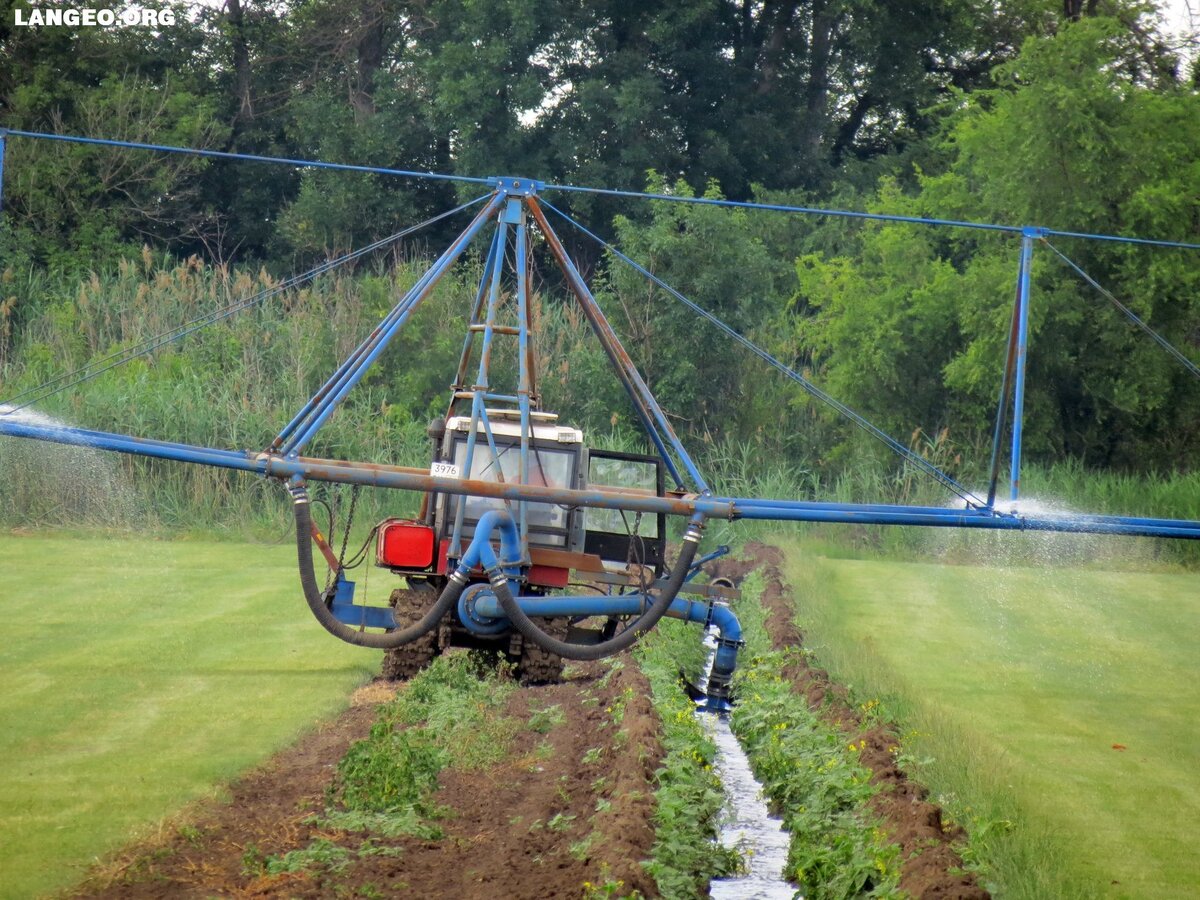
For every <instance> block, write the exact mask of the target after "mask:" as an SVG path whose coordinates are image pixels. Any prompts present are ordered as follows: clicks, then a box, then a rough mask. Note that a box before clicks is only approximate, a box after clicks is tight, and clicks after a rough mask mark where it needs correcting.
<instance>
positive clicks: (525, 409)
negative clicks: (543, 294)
mask: <svg viewBox="0 0 1200 900" xmlns="http://www.w3.org/2000/svg"><path fill="white" fill-rule="evenodd" d="M511 202H512V203H515V206H516V208H515V209H513V210H512V213H513V218H514V219H515V220H516V221H515V224H516V227H517V260H516V268H517V357H518V361H517V365H518V367H519V370H520V376H519V379H518V384H517V406H518V407H519V409H520V410H521V474H520V475H519V476H518V480H519V481H520V482H521V484H529V439H530V437H531V435H532V426H531V424H530V421H529V395H530V393H531V391H532V382H531V380H530V368H531V366H530V365H529V316H528V310H529V293H528V284H527V282H526V278H525V276H526V269H527V267H528V248H527V247H526V244H525V241H526V238H527V237H528V229H527V228H526V226H525V204H524V202H522V201H519V200H518V201H511ZM527 506H528V504H527V503H526V502H525V501H524V500H522V501H520V503H519V504H518V506H517V510H518V513H519V515H518V517H517V527H518V529H519V533H520V535H521V546H522V547H528V546H529V522H528V516H527V515H526V507H527Z"/></svg>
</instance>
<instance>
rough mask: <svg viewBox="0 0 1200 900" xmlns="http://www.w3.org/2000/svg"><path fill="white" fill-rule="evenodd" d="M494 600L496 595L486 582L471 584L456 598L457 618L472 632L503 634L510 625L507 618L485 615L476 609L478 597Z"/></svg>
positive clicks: (488, 634) (486, 634)
mask: <svg viewBox="0 0 1200 900" xmlns="http://www.w3.org/2000/svg"><path fill="white" fill-rule="evenodd" d="M484 598H486V599H488V600H492V601H495V599H496V595H495V594H493V593H492V590H491V588H490V587H488V586H487V585H486V584H473V585H471V586H470V587H469V588H467V589H466V590H465V591H463V592H462V594H461V596H459V598H458V619H459V621H460V622H462V623H463V625H464V626H465V627H466V629H467V630H468V631H470V632H471V633H472V634H479V635H485V636H490V635H497V634H503V633H504V632H505V631H507V630H508V629H509V628H510V627H511V623H510V622H509V621H508V619H507V618H503V617H500V618H497V617H495V616H485V615H484V614H482V613H481V612H479V611H478V610H477V609H476V602H477V601H478V600H480V599H484Z"/></svg>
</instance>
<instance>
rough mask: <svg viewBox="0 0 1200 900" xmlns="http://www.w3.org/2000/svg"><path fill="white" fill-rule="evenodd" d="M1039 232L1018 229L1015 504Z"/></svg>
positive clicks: (1012, 476)
mask: <svg viewBox="0 0 1200 900" xmlns="http://www.w3.org/2000/svg"><path fill="white" fill-rule="evenodd" d="M1041 234H1042V229H1040V228H1023V229H1021V267H1020V275H1019V280H1018V282H1017V329H1016V331H1017V354H1016V371H1015V375H1016V380H1015V385H1014V388H1013V436H1012V461H1011V464H1010V468H1009V487H1010V492H1009V499H1010V500H1012V502H1013V503H1014V504H1015V503H1016V502H1017V497H1018V495H1019V494H1020V489H1021V430H1022V426H1023V425H1024V414H1025V361H1026V356H1027V353H1026V351H1027V349H1028V341H1029V282H1030V269H1031V268H1032V264H1033V239H1034V238H1035V237H1040V236H1041Z"/></svg>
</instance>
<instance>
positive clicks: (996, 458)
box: [987, 253, 1025, 509]
mask: <svg viewBox="0 0 1200 900" xmlns="http://www.w3.org/2000/svg"><path fill="white" fill-rule="evenodd" d="M1024 271H1025V262H1024V255H1023V253H1022V256H1021V262H1020V264H1018V266H1017V290H1016V296H1015V297H1014V299H1013V308H1012V318H1011V320H1010V322H1009V326H1008V353H1007V354H1006V355H1005V360H1004V378H1003V379H1002V380H1001V382H1000V399H999V401H997V404H996V424H995V426H994V427H993V429H992V461H991V465H990V466H989V468H988V471H989V473H990V475H989V477H988V495H987V508H988V509H992V508H994V507H995V505H996V487H997V484H998V483H999V481H1000V442H1001V440H1003V438H1004V426H1005V425H1006V424H1007V422H1008V402H1009V396H1010V394H1011V393H1012V381H1013V370H1014V369H1016V366H1017V334H1018V332H1017V326H1018V324H1019V323H1020V320H1021V282H1022V274H1023V273H1024Z"/></svg>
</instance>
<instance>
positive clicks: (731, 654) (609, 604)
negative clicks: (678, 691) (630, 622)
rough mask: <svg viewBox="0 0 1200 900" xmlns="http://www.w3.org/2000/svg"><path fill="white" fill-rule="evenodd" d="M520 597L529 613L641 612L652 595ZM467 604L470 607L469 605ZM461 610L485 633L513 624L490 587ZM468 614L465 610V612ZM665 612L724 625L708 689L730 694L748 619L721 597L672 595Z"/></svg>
mask: <svg viewBox="0 0 1200 900" xmlns="http://www.w3.org/2000/svg"><path fill="white" fill-rule="evenodd" d="M515 599H516V601H517V603H518V604H520V607H521V610H522V611H523V612H524V613H525V614H526V615H527V616H531V617H533V616H537V617H546V618H553V617H563V616H604V617H607V616H638V615H641V614H642V613H644V612H645V611H646V609H647V607H648V606H649V605H650V603H651V598H649V597H647V596H646V595H644V594H599V595H592V596H574V595H569V596H556V597H517V598H515ZM464 606H465V608H464ZM459 609H460V613H459V616H460V618H461V619H462V622H463V624H464V625H466V626H467V628H468V629H470V630H472V631H478V632H479V633H480V634H488V633H495V631H496V630H497V629H498V628H501V627H502V626H505V625H507V624H509V622H508V617H507V616H506V615H505V614H504V609H503V608H502V607H501V605H500V601H499V600H498V599H496V595H495V594H494V593H492V592H491V591H490V590H486V589H485V590H481V591H479V592H477V593H475V594H474V595H473V596H472V597H471V598H470V599H469V600H468V601H467V602H466V604H465V605H464V604H463V603H462V602H461V601H460V604H459ZM464 612H465V613H466V615H463V613H464ZM665 615H667V616H670V617H671V618H672V619H682V620H683V621H685V622H697V623H699V624H702V625H715V626H716V627H717V629H718V631H720V634H721V636H720V639H719V640H718V641H717V652H716V656H715V657H714V659H713V666H712V672H711V673H710V675H709V680H708V684H707V685H706V686H705V691H706V693H707V694H708V695H709V697H710V698H712V699H718V700H727V699H728V697H729V682H730V679H732V677H733V672H734V670H735V669H736V668H737V655H738V650H739V649H740V648H741V646H742V625H741V623H740V622H739V621H738V618H737V616H736V615H735V614H734V612H733V610H731V609H730V608H729V607H728V606H725V605H724V604H721V603H708V602H705V603H702V602H699V601H696V600H681V599H679V598H678V597H677V598H676V599H674V600H672V601H671V605H670V606H668V607H667V611H666V613H665Z"/></svg>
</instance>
